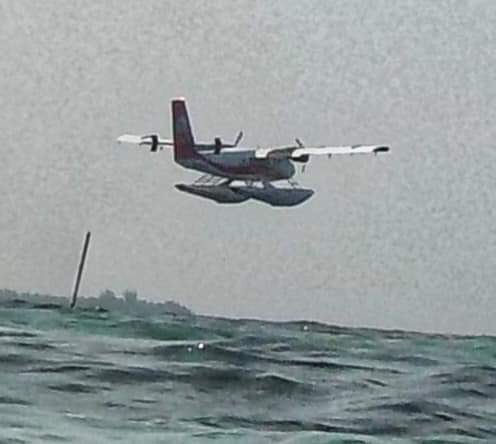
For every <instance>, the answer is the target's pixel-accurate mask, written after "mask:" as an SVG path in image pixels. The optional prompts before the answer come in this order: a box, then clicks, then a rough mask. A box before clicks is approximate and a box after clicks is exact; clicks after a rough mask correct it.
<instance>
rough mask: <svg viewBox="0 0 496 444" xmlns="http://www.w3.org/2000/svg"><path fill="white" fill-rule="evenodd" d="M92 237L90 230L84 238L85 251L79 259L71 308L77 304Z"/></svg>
mask: <svg viewBox="0 0 496 444" xmlns="http://www.w3.org/2000/svg"><path fill="white" fill-rule="evenodd" d="M90 237H91V232H89V231H88V232H87V233H86V237H85V239H84V246H83V251H82V252H81V259H80V260H79V267H78V271H77V275H76V282H75V284H74V291H73V293H72V301H71V308H74V307H75V306H76V302H77V295H78V291H79V284H80V282H81V277H82V276H83V269H84V263H85V262H86V253H87V252H88V247H89V245H90Z"/></svg>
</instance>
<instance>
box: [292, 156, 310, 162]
mask: <svg viewBox="0 0 496 444" xmlns="http://www.w3.org/2000/svg"><path fill="white" fill-rule="evenodd" d="M291 160H293V161H294V162H301V163H307V162H308V161H309V160H310V155H309V154H303V155H302V156H299V157H292V158H291Z"/></svg>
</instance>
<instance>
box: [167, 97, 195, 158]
mask: <svg viewBox="0 0 496 444" xmlns="http://www.w3.org/2000/svg"><path fill="white" fill-rule="evenodd" d="M172 132H173V136H174V160H175V161H180V160H187V159H192V158H195V157H198V153H197V152H196V150H195V140H194V138H193V132H192V131H191V125H190V123H189V117H188V110H187V108H186V101H185V100H184V99H174V100H172Z"/></svg>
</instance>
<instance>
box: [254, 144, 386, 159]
mask: <svg viewBox="0 0 496 444" xmlns="http://www.w3.org/2000/svg"><path fill="white" fill-rule="evenodd" d="M389 150H390V148H389V147H388V146H385V145H351V146H316V147H311V146H308V147H307V146H293V147H279V148H278V147H276V148H261V149H258V150H256V151H255V157H257V158H259V159H266V158H288V159H297V158H299V157H301V156H314V155H319V154H320V155H322V154H326V155H327V156H329V157H331V156H333V155H335V154H349V155H355V154H382V153H386V152H388V151H389Z"/></svg>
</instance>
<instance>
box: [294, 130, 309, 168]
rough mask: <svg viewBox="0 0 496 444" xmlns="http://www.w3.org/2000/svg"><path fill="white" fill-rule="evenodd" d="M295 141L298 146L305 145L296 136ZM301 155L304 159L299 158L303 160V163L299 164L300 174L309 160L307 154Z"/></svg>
mask: <svg viewBox="0 0 496 444" xmlns="http://www.w3.org/2000/svg"><path fill="white" fill-rule="evenodd" d="M295 141H296V144H297V145H298V148H304V147H305V145H303V142H302V141H301V139H298V137H297V138H296V139H295ZM302 157H303V158H304V159H302V160H301V161H302V162H303V164H302V165H301V174H304V173H305V170H306V169H307V163H308V161H309V160H310V157H309V156H308V154H307V155H306V156H302Z"/></svg>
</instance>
